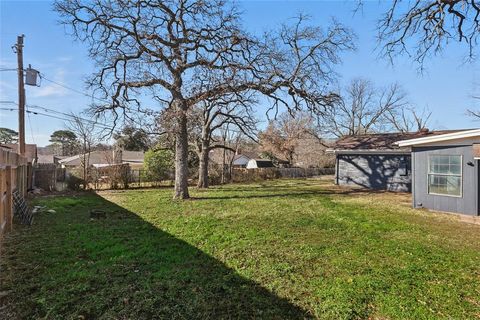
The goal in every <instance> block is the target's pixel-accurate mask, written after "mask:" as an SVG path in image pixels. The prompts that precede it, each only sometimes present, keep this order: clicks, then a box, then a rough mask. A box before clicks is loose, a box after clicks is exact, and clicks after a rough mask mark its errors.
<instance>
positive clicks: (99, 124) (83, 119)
mask: <svg viewBox="0 0 480 320" xmlns="http://www.w3.org/2000/svg"><path fill="white" fill-rule="evenodd" d="M27 107H28V108H32V109H41V110H44V111H46V112H54V113H57V114H60V115H63V116H67V117H69V118H73V119H79V120H82V121H84V122H90V123H92V124H94V125H98V126H101V127H105V128H106V129H112V127H111V126H108V125H106V124H103V123H100V122H98V121H95V120H91V119H86V118H82V117H79V116H76V115H72V114H68V113H64V112H61V111H57V110H53V109H48V108H45V107H41V106H37V105H27Z"/></svg>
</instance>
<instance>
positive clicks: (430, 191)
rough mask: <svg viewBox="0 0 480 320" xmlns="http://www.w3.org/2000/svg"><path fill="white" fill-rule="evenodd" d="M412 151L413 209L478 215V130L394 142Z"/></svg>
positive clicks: (479, 158)
mask: <svg viewBox="0 0 480 320" xmlns="http://www.w3.org/2000/svg"><path fill="white" fill-rule="evenodd" d="M397 145H398V146H399V147H400V148H411V150H412V168H413V176H412V178H413V179H412V180H413V182H412V204H413V207H414V208H428V209H432V210H437V211H446V212H455V213H462V214H467V215H472V216H478V215H479V214H480V205H479V194H480V190H479V178H480V170H478V166H479V164H480V163H479V161H480V129H471V130H463V131H457V132H452V133H446V134H442V135H435V136H428V137H417V138H415V139H407V140H402V141H399V142H398V143H397Z"/></svg>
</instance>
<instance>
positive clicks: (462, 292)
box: [0, 180, 480, 319]
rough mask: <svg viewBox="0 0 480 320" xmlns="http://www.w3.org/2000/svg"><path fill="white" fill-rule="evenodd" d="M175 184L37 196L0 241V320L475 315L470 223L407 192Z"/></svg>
mask: <svg viewBox="0 0 480 320" xmlns="http://www.w3.org/2000/svg"><path fill="white" fill-rule="evenodd" d="M171 195H172V190H171V189H159V190H154V189H150V190H135V191H124V192H122V191H118V192H102V193H100V194H99V195H96V194H85V195H78V196H70V197H45V198H39V199H37V200H36V202H37V203H39V204H42V205H46V206H48V208H53V209H55V210H56V213H47V212H45V213H41V214H40V215H38V216H37V217H36V219H35V221H34V225H33V226H31V227H19V226H18V227H17V228H16V230H15V231H14V232H12V233H11V234H9V235H8V236H7V238H6V239H5V242H4V248H3V249H2V258H1V264H0V267H1V271H0V280H1V283H0V284H1V287H2V290H5V291H10V293H9V295H7V297H6V298H4V299H3V302H2V303H3V309H0V310H1V311H0V318H2V317H1V315H2V312H4V314H5V315H8V317H9V318H13V319H14V318H20V319H24V318H25V319H37V318H46V319H79V318H80V319H98V318H102V319H151V318H165V319H172V318H180V319H195V318H198V319H205V318H213V319H219V318H229V319H231V318H234V319H237V318H241V319H245V318H258V319H272V318H273V319H287V318H289V319H290V318H311V317H312V318H321V319H365V318H372V319H433V318H445V319H467V318H468V319H472V318H480V226H478V225H471V224H466V223H462V222H459V221H456V219H455V218H452V217H451V216H448V215H443V214H436V213H431V212H427V211H421V210H413V209H410V208H409V204H408V197H407V196H406V195H394V194H389V193H367V192H342V190H340V189H338V188H335V187H333V186H332V185H330V184H329V183H328V182H325V181H315V180H296V181H293V180H278V181H273V182H265V183H262V184H253V185H229V186H224V187H218V188H212V189H210V190H208V191H200V190H195V189H193V190H192V195H193V196H194V197H195V198H194V199H193V200H189V201H184V202H181V201H173V200H171ZM90 208H102V209H104V210H106V211H107V212H108V214H107V218H106V219H104V220H90V218H89V209H90ZM2 290H0V291H2ZM2 319H3V318H2Z"/></svg>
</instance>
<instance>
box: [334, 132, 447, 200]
mask: <svg viewBox="0 0 480 320" xmlns="http://www.w3.org/2000/svg"><path fill="white" fill-rule="evenodd" d="M451 132H452V131H428V130H422V131H420V132H407V133H398V132H397V133H381V134H365V135H359V136H347V137H344V138H341V139H339V140H338V141H337V142H336V143H335V144H334V145H333V150H330V151H331V152H333V153H334V154H335V183H336V184H339V185H348V186H359V187H364V188H370V189H384V190H390V191H404V192H409V191H411V187H412V173H411V151H410V147H407V146H399V145H397V144H396V143H397V142H398V141H401V140H407V139H414V138H420V137H430V136H435V135H439V134H445V133H451Z"/></svg>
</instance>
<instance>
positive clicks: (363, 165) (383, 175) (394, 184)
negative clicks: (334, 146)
mask: <svg viewBox="0 0 480 320" xmlns="http://www.w3.org/2000/svg"><path fill="white" fill-rule="evenodd" d="M336 165H337V168H336V182H337V184H339V185H348V186H359V187H364V188H369V189H383V190H389V191H403V192H410V191H411V186H412V183H411V182H412V177H411V156H410V155H405V154H385V155H380V154H379V155H363V154H362V155H360V154H358V155H356V154H348V155H347V154H339V155H337V161H336Z"/></svg>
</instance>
